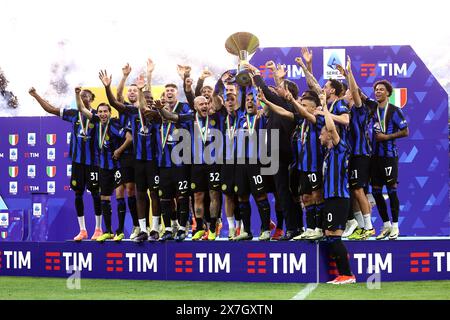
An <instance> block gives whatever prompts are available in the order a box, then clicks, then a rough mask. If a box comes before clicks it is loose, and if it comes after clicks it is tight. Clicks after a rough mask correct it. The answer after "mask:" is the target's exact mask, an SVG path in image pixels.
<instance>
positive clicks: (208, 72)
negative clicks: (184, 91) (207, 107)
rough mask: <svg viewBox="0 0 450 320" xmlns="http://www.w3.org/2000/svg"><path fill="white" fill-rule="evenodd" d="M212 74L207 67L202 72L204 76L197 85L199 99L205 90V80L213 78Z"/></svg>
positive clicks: (196, 91) (196, 94)
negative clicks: (203, 89)
mask: <svg viewBox="0 0 450 320" xmlns="http://www.w3.org/2000/svg"><path fill="white" fill-rule="evenodd" d="M212 75H213V74H212V72H211V71H209V69H208V68H207V67H205V68H204V69H203V71H202V74H201V75H200V77H199V78H198V81H197V85H196V86H195V96H196V97H198V96H200V95H201V91H202V88H203V83H205V79H206V78H208V77H212Z"/></svg>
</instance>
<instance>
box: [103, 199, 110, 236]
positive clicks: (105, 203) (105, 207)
mask: <svg viewBox="0 0 450 320" xmlns="http://www.w3.org/2000/svg"><path fill="white" fill-rule="evenodd" d="M101 208H102V213H103V219H104V220H105V227H106V230H105V231H106V232H107V233H112V230H111V201H110V200H101Z"/></svg>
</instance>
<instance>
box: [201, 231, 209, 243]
mask: <svg viewBox="0 0 450 320" xmlns="http://www.w3.org/2000/svg"><path fill="white" fill-rule="evenodd" d="M208 235H209V230H206V231H205V234H204V235H203V237H202V240H205V241H206V240H208Z"/></svg>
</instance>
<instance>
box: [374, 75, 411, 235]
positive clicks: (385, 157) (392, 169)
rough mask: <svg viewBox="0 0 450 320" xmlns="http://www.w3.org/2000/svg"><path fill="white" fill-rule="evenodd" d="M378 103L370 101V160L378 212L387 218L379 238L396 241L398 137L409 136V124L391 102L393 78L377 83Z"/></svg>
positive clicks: (376, 96) (398, 206) (383, 217)
mask: <svg viewBox="0 0 450 320" xmlns="http://www.w3.org/2000/svg"><path fill="white" fill-rule="evenodd" d="M373 89H374V92H375V99H376V102H375V101H373V100H370V99H368V100H366V103H367V104H368V105H370V107H371V109H372V112H373V113H374V118H375V120H374V121H375V122H374V126H373V136H372V149H373V156H372V159H371V162H370V166H371V170H370V178H371V184H372V194H373V197H374V198H375V202H376V204H377V208H378V212H379V213H380V216H381V218H382V219H383V229H382V231H381V232H380V234H379V235H378V236H377V237H376V239H377V240H381V239H384V238H386V237H389V239H390V240H395V239H397V237H398V236H399V233H400V231H399V228H398V215H399V210H400V202H399V200H398V196H397V184H398V181H397V179H398V149H397V145H396V144H395V141H396V139H399V138H403V137H407V136H408V135H409V129H408V123H407V121H406V119H405V117H404V115H403V112H402V110H401V109H400V108H399V107H397V106H395V105H393V104H391V103H389V97H390V96H391V94H392V91H393V88H392V85H391V84H390V82H389V81H387V80H380V81H377V82H375V84H374V85H373ZM383 185H386V188H387V191H388V195H389V201H390V205H391V215H392V225H391V222H390V220H389V216H388V213H387V207H386V202H385V200H384V198H383V193H382V189H383Z"/></svg>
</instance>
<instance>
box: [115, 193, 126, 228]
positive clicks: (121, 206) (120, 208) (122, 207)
mask: <svg viewBox="0 0 450 320" xmlns="http://www.w3.org/2000/svg"><path fill="white" fill-rule="evenodd" d="M126 212H127V206H126V204H125V199H124V198H120V199H117V215H118V217H119V228H118V229H117V233H122V232H123V226H124V224H125V213H126Z"/></svg>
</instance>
